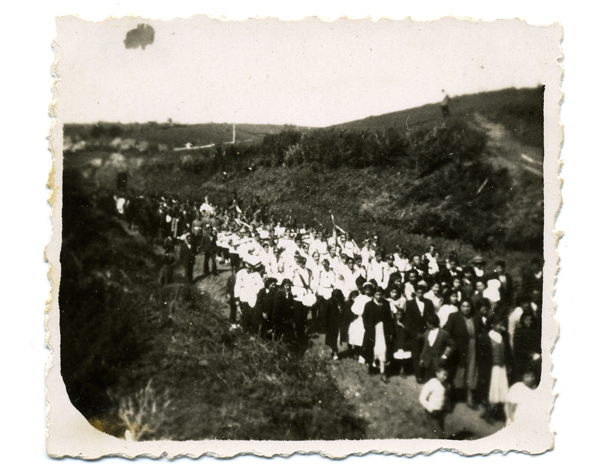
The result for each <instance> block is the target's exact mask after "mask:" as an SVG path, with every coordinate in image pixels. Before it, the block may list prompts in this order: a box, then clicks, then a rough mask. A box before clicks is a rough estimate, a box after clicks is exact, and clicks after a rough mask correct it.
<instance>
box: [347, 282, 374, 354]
mask: <svg viewBox="0 0 600 472" xmlns="http://www.w3.org/2000/svg"><path fill="white" fill-rule="evenodd" d="M374 290H375V287H373V285H372V284H371V283H369V282H366V283H365V284H364V285H363V286H362V293H361V294H360V295H359V296H358V297H356V300H354V304H353V305H352V313H353V314H354V316H356V319H355V320H354V321H352V322H351V323H350V327H349V328H348V346H349V349H350V351H351V352H352V353H359V358H358V362H359V363H361V364H364V363H365V359H364V357H363V356H362V352H361V351H362V344H363V339H364V336H365V326H364V324H363V320H362V315H363V312H364V310H365V305H366V304H367V303H368V302H370V301H371V300H373V292H374Z"/></svg>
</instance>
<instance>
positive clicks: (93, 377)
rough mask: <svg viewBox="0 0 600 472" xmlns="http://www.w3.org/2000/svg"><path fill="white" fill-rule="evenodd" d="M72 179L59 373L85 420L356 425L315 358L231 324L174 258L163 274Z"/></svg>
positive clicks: (175, 433)
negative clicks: (174, 268)
mask: <svg viewBox="0 0 600 472" xmlns="http://www.w3.org/2000/svg"><path fill="white" fill-rule="evenodd" d="M69 180H70V176H69V175H68V174H67V175H66V176H65V181H64V182H65V200H64V209H63V246H62V251H61V265H62V276H61V286H60V310H61V316H60V329H61V373H62V375H63V379H64V381H65V385H66V388H67V392H68V394H69V397H70V399H71V401H72V402H73V405H74V406H75V407H76V408H77V409H78V410H79V411H80V412H81V413H82V414H83V415H84V416H85V417H86V418H87V419H88V420H89V421H90V423H91V424H93V425H94V426H96V427H97V428H98V429H101V430H103V431H105V432H107V433H109V434H112V435H115V436H117V437H123V435H124V434H125V430H126V429H129V430H130V431H131V432H132V433H134V437H136V438H137V439H140V440H143V439H174V440H192V439H193V440H199V439H205V438H219V439H290V440H304V439H342V438H345V439H359V438H361V437H362V435H363V432H364V422H363V421H362V420H361V419H360V418H358V416H357V415H356V414H355V412H354V408H353V407H352V406H351V405H350V404H349V403H348V402H347V401H346V400H345V399H344V398H343V395H342V394H341V393H339V392H337V390H336V387H335V383H334V381H333V379H332V378H331V375H330V374H329V373H328V371H327V370H326V369H325V366H324V363H323V361H322V360H320V359H316V358H312V357H310V356H309V357H305V358H300V357H298V356H294V355H289V354H288V352H287V350H286V349H284V348H283V347H282V346H281V345H279V344H277V343H273V342H265V341H262V340H260V339H252V338H251V337H249V336H247V335H245V334H243V333H240V332H231V331H230V330H229V323H228V322H227V320H226V319H225V318H224V317H222V316H221V311H222V309H223V306H222V305H219V304H218V303H217V302H215V301H214V300H213V299H212V298H211V297H209V296H208V295H204V294H202V293H200V292H199V291H198V290H196V289H195V288H193V287H189V286H188V285H187V284H183V283H181V282H182V280H183V274H182V273H181V269H179V270H178V273H177V278H176V282H177V283H175V284H174V285H172V286H170V287H161V286H159V285H158V283H157V280H158V270H159V267H160V266H159V257H158V255H157V254H155V253H154V252H153V250H152V248H149V247H148V246H147V245H146V244H145V243H143V241H141V240H140V238H136V239H133V238H132V237H130V235H129V234H128V233H127V232H126V231H124V229H123V228H122V226H121V225H120V224H119V223H118V222H117V221H116V220H115V219H114V218H112V217H108V216H107V214H106V212H105V211H104V210H103V208H104V207H103V205H102V204H93V203H92V202H91V201H90V200H89V199H88V198H86V197H84V196H82V195H81V193H79V192H78V191H77V190H76V189H74V188H73V187H72V186H71V185H70V181H69ZM198 266H199V264H198ZM221 289H222V288H221ZM153 405H155V410H154V409H153ZM127 410H131V415H130V416H129V419H127V414H126V413H127ZM138 413H140V415H138ZM143 427H145V428H147V430H146V431H142V428H143ZM135 431H137V432H138V433H139V434H137V435H135Z"/></svg>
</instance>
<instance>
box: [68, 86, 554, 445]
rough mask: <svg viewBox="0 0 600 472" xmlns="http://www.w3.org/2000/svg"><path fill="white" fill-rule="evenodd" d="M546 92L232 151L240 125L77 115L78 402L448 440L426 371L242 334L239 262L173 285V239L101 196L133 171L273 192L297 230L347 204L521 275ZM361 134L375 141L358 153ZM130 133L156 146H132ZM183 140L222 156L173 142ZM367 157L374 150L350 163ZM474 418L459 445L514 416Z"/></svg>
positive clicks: (105, 423) (154, 429)
mask: <svg viewBox="0 0 600 472" xmlns="http://www.w3.org/2000/svg"><path fill="white" fill-rule="evenodd" d="M542 91H543V90H542V89H532V90H519V91H517V90H507V91H500V92H490V93H487V94H479V95H475V96H466V97H457V98H454V99H452V102H451V110H452V114H453V116H452V118H451V119H450V120H448V121H446V122H444V121H443V120H442V118H441V114H440V109H439V105H427V106H425V107H421V108H420V109H416V110H407V111H405V112H398V113H395V114H390V115H383V116H381V117H370V118H367V119H365V120H361V121H359V122H352V123H347V124H344V125H337V126H336V127H331V128H328V129H321V130H311V131H309V130H296V129H294V128H290V127H287V128H283V127H270V126H269V125H256V126H249V125H239V126H238V127H237V132H238V134H237V136H238V138H239V140H240V141H241V144H239V142H240V141H237V138H236V142H237V143H238V144H236V145H226V144H225V143H227V142H228V141H229V140H230V137H231V134H230V133H231V126H230V125H216V124H207V125H189V126H188V125H176V124H174V125H171V124H152V123H151V124H141V125H118V126H117V125H115V124H101V125H102V126H101V129H100V131H98V129H96V130H94V127H93V126H91V125H66V126H65V136H68V137H69V139H71V140H72V141H73V142H81V141H87V144H86V146H85V148H82V149H81V150H78V151H76V152H69V153H67V154H65V158H64V167H65V173H64V176H63V179H64V182H63V185H64V196H65V197H64V210H63V248H62V253H61V264H62V278H61V287H60V309H61V336H62V339H63V343H62V345H61V356H62V365H61V368H62V373H63V378H64V379H65V383H66V385H67V391H68V393H69V396H70V398H71V400H72V402H73V404H74V405H75V407H76V408H77V409H78V410H79V411H80V412H81V413H82V414H83V415H84V416H85V417H86V418H87V419H88V421H90V423H92V424H93V425H94V426H96V427H97V428H99V429H101V430H103V431H105V432H107V433H109V434H113V435H115V436H118V437H123V436H124V435H125V434H126V432H127V431H129V433H128V434H131V435H132V436H133V437H134V438H135V439H139V440H145V439H148V440H150V439H159V438H160V439H167V438H170V439H177V440H188V439H204V438H222V439H250V438H252V439H340V438H346V439H360V438H376V437H403V438H404V437H434V433H433V432H432V429H431V424H429V423H428V422H427V418H426V416H424V414H423V412H422V411H421V409H420V407H419V405H418V402H417V399H416V395H417V392H418V387H417V385H416V384H414V382H413V383H411V382H410V381H404V380H401V379H400V378H397V377H396V378H393V379H392V382H391V383H390V384H389V385H387V386H384V385H382V384H381V383H380V382H379V381H378V379H377V378H372V377H369V376H368V375H367V374H366V372H365V371H364V369H361V366H358V365H356V364H355V363H353V362H351V361H349V360H344V361H342V362H341V363H339V364H333V363H332V362H331V361H330V360H329V358H328V356H327V353H326V351H325V349H324V347H323V343H322V339H320V338H313V339H312V343H311V346H310V347H309V349H308V351H307V354H306V355H304V356H293V355H292V356H290V355H289V354H288V353H287V352H286V350H285V349H283V348H282V346H280V345H277V344H276V343H272V342H266V341H262V340H260V339H252V338H250V337H249V336H246V335H244V334H242V333H238V332H235V331H234V332H231V331H230V330H229V326H228V323H227V322H226V319H225V317H224V316H223V310H224V306H223V300H222V298H223V287H224V284H225V278H226V275H227V267H226V266H221V267H220V269H221V274H220V275H219V277H218V278H215V279H204V280H201V279H199V280H198V281H197V282H196V284H194V286H192V287H191V288H190V287H186V286H184V284H182V283H181V282H182V274H179V279H178V283H176V284H174V285H173V286H172V287H168V288H161V287H160V286H159V285H158V283H157V280H158V270H159V261H160V250H159V249H158V246H154V247H149V246H148V245H146V244H144V243H143V242H142V241H141V238H140V237H139V235H137V234H135V233H134V234H130V233H129V232H128V231H125V229H124V228H123V226H122V225H121V223H120V222H119V221H118V220H117V219H115V217H114V215H111V214H110V210H109V209H110V208H111V201H112V200H111V196H109V198H108V199H104V200H103V198H105V197H103V196H102V195H104V194H105V193H106V192H109V193H110V192H114V191H115V186H116V177H117V174H119V173H121V172H125V173H127V175H128V177H129V178H128V188H129V191H130V192H131V193H133V194H135V193H152V194H159V193H166V194H171V195H177V196H178V197H179V198H181V199H198V200H199V199H203V198H204V197H205V196H208V197H209V199H210V200H211V201H213V202H217V203H220V204H224V203H226V202H228V201H231V198H232V196H233V195H234V194H235V195H237V197H238V199H239V201H241V202H242V204H243V202H249V201H251V200H252V199H255V198H256V197H258V198H260V201H261V203H263V204H267V205H269V207H270V208H271V210H272V211H273V213H274V214H275V215H277V216H284V215H287V214H290V213H291V214H293V216H294V217H295V218H296V219H297V221H298V223H300V224H301V223H307V224H310V225H314V226H319V225H321V224H322V225H323V226H325V227H327V228H329V229H330V228H331V214H334V215H335V218H336V223H337V224H338V225H339V226H341V227H342V228H344V229H347V230H349V231H351V232H352V233H353V235H354V238H355V239H356V240H357V241H360V240H362V239H363V238H365V237H368V236H371V235H372V234H373V233H374V232H377V233H378V234H379V235H380V236H381V238H382V240H383V242H384V244H385V246H386V248H387V249H388V250H391V249H393V248H394V247H395V245H397V244H398V245H400V246H402V247H406V248H407V249H408V250H409V251H410V252H411V253H423V252H424V251H425V250H426V249H427V247H428V245H429V244H430V243H432V242H434V243H435V244H436V245H437V246H438V248H439V249H440V251H441V253H442V255H443V256H447V255H449V254H451V253H454V254H457V255H458V257H459V260H460V261H461V263H466V262H468V261H469V260H470V259H471V258H472V257H473V256H474V255H475V254H482V255H483V256H484V257H485V258H486V259H488V260H493V259H494V258H496V257H502V258H504V259H505V260H506V261H507V263H508V269H509V271H510V272H511V273H513V275H515V277H516V279H517V281H518V279H519V272H520V268H521V267H523V266H526V265H527V264H528V261H529V260H530V258H531V257H532V256H533V255H541V238H542V230H543V179H542V176H541V170H542V165H543V155H544V152H543V120H541V106H542V103H543V102H542V97H543V96H542V95H541V92H542ZM409 116H410V118H408V117H409ZM407 118H408V125H409V126H410V127H411V128H413V129H411V131H410V132H406V131H405V130H404V128H405V127H406V120H407ZM352 133H355V134H352ZM404 133H406V134H404ZM361 134H365V135H368V136H369V140H368V142H367V144H364V143H362V141H361V144H360V146H362V147H360V150H361V152H359V153H358V154H356V153H354V150H353V149H352V147H351V146H352V145H353V144H352V143H354V141H353V140H354V139H355V138H356V136H360V135H361ZM115 138H120V140H121V141H120V142H121V144H122V142H123V140H132V141H133V142H136V143H137V144H139V143H140V141H148V142H149V144H150V145H149V146H148V147H147V148H144V149H143V150H140V149H137V148H135V147H132V148H128V149H125V150H119V149H115V146H116V144H114V139H115ZM244 141H247V143H246V144H243V143H244ZM186 143H192V144H193V145H204V144H210V143H215V144H218V149H217V146H215V149H212V148H211V149H210V150H208V151H207V150H197V151H194V150H192V151H189V152H185V151H184V152H179V151H177V150H175V149H174V148H177V147H178V146H184V145H185V144H186ZM290 143H296V144H290ZM159 145H161V146H163V147H162V148H161V149H159ZM313 145H315V146H316V147H312V146H313ZM367 145H368V146H371V147H366V146H367ZM303 146H304V148H303ZM348 146H349V147H348ZM386 146H387V147H386ZM292 147H293V149H291V148H292ZM315 149H316V150H315ZM382 149H386V150H390V149H394V150H396V151H394V152H388V151H386V152H381V150H382ZM332 152H333V154H327V153H332ZM363 152H372V154H371V155H372V160H371V161H369V162H366V161H365V163H362V161H360V160H356V159H355V160H354V161H353V160H352V159H353V157H352V156H355V157H356V156H358V157H361V156H362V155H363ZM336 153H337V154H336ZM323 156H325V158H324V157H323ZM327 156H329V157H327ZM339 156H348V159H347V160H344V159H341V158H339ZM336 159H337V160H336ZM156 411H158V412H159V413H156ZM473 415H474V413H473V412H469V411H463V410H461V409H460V407H459V408H458V409H457V411H455V413H454V414H453V415H452V416H451V417H450V419H449V425H450V426H449V427H450V428H451V429H452V431H453V434H456V437H457V439H458V438H475V437H482V436H485V435H489V434H491V433H493V432H494V431H495V430H497V429H498V428H499V427H500V425H498V424H495V425H492V426H489V425H487V424H484V423H482V422H481V421H480V420H479V418H478V417H476V416H473ZM390 418H391V419H390Z"/></svg>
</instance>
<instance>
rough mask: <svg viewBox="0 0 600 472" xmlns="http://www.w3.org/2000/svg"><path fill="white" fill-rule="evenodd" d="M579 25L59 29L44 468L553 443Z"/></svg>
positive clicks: (148, 23) (136, 23)
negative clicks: (80, 462)
mask: <svg viewBox="0 0 600 472" xmlns="http://www.w3.org/2000/svg"><path fill="white" fill-rule="evenodd" d="M561 34H562V32H561V28H560V27H559V26H558V25H552V26H546V27H540V26H531V25H528V24H527V23H526V22H524V21H521V20H502V21H495V22H476V21H469V20H459V19H456V18H443V19H441V20H437V21H433V22H417V21H412V20H403V21H392V20H385V19H382V20H379V21H377V22H374V21H371V20H349V19H346V20H337V21H335V22H326V21H323V20H320V19H318V18H307V19H305V20H302V21H280V20H277V19H260V20H259V19H254V20H247V21H243V22H241V21H240V22H236V21H223V20H220V19H214V18H209V17H206V16H196V17H193V18H188V19H173V20H169V21H159V20H152V19H144V18H134V17H124V18H113V19H107V20H105V21H102V22H92V21H85V20H82V19H80V18H77V17H74V16H66V17H59V18H58V19H57V37H56V40H55V43H54V48H55V51H56V61H55V64H54V66H53V72H54V74H55V76H56V79H57V81H56V85H55V91H54V102H53V104H52V111H53V113H54V118H55V123H54V126H53V130H52V137H51V147H52V151H53V153H54V159H55V163H54V169H53V174H52V175H51V181H52V190H53V197H52V198H51V203H52V204H53V208H54V223H55V226H54V235H53V241H52V243H51V244H50V245H49V248H48V258H49V261H50V265H51V268H52V272H51V277H52V280H53V283H54V285H53V291H52V301H51V306H50V311H49V315H48V320H49V321H48V330H49V343H50V345H51V347H52V350H53V351H52V356H51V359H50V361H49V363H50V364H51V365H50V369H49V377H48V389H49V396H48V402H49V404H50V413H49V421H50V429H49V437H48V451H49V453H50V454H51V455H55V456H65V455H73V454H81V450H80V449H77V447H76V444H78V441H83V439H81V438H83V437H86V438H88V439H86V440H85V444H86V447H88V449H87V450H86V451H87V452H85V453H84V457H89V458H95V457H100V456H102V455H106V454H124V455H136V454H143V453H149V454H159V455H160V454H161V453H162V452H167V453H168V454H170V455H177V454H186V453H189V454H192V455H194V454H196V455H199V454H203V453H206V452H210V453H215V454H218V455H221V456H230V455H234V454H237V453H240V452H253V451H254V453H257V454H259V455H267V456H268V455H275V454H287V453H290V452H294V451H297V450H303V451H308V452H318V451H321V452H323V451H324V453H325V454H326V455H329V456H330V457H343V456H344V455H347V454H350V453H357V452H365V451H391V452H394V453H398V454H401V453H416V452H419V451H431V450H435V449H436V448H440V447H445V448H451V449H455V450H459V451H462V452H464V453H467V454H469V453H486V452H490V451H493V450H514V449H518V450H525V451H527V452H537V453H539V452H543V451H545V450H548V449H549V448H551V447H552V444H553V433H552V430H551V429H550V426H549V418H550V412H551V410H552V405H553V398H554V397H553V393H552V384H553V378H552V376H551V363H552V360H551V349H552V347H553V345H554V342H555V339H556V335H557V324H556V322H555V320H554V317H553V313H554V304H553V301H552V292H553V286H554V277H555V274H556V271H557V254H556V251H555V244H556V240H555V235H554V233H553V232H552V228H553V221H554V217H555V215H556V212H557V211H558V208H559V201H560V196H559V181H558V179H557V177H556V175H557V171H558V153H559V145H560V142H561V139H562V138H561V134H560V126H559V123H558V116H559V108H558V107H559V103H560V100H561V96H562V95H561V92H560V88H559V84H560V77H561V74H562V69H561V67H560V65H559V62H558V61H559V59H560V57H561V53H560V37H561ZM70 425H71V426H70ZM72 425H76V426H72ZM67 431H68V433H67ZM75 432H77V434H74V433H75ZM79 435H81V437H80V438H79V437H78V436H79ZM90 438H91V439H90ZM342 440H343V442H340V441H342ZM407 440H412V441H407ZM184 441H185V442H186V443H183V442H184ZM250 444H251V445H250ZM124 445H125V446H124ZM124 447H125V449H123V448H124ZM256 451H258V452H256Z"/></svg>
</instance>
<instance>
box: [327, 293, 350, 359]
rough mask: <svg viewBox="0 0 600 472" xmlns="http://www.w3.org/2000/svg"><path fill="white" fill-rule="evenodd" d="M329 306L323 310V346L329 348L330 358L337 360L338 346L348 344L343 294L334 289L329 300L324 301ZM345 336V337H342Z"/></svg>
mask: <svg viewBox="0 0 600 472" xmlns="http://www.w3.org/2000/svg"><path fill="white" fill-rule="evenodd" d="M326 302H327V303H328V304H329V307H328V309H327V310H325V314H324V316H325V318H324V319H323V324H324V328H325V345H326V346H329V347H330V348H331V357H332V358H333V360H337V359H338V345H339V343H341V342H348V332H347V329H346V332H345V333H344V308H345V305H344V294H343V293H342V291H341V290H339V289H334V290H333V292H332V294H331V299H330V300H326ZM344 334H345V337H344Z"/></svg>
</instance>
